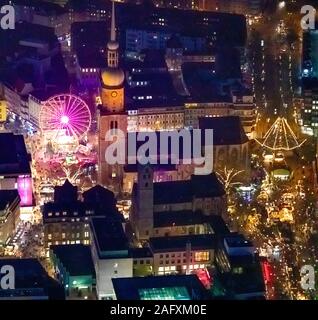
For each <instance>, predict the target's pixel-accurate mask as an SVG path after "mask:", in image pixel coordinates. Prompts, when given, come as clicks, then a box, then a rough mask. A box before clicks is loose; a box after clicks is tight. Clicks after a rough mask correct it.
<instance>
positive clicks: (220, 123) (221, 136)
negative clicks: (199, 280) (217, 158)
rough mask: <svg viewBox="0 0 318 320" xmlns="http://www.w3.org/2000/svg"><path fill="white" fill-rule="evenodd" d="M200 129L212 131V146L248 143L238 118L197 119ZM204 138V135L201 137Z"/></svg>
mask: <svg viewBox="0 0 318 320" xmlns="http://www.w3.org/2000/svg"><path fill="white" fill-rule="evenodd" d="M199 127H200V129H203V130H205V129H213V144H214V145H216V146H218V145H239V144H244V143H246V142H248V137H247V136H246V134H245V131H244V129H243V126H242V123H241V120H240V118H239V117H238V116H229V117H212V118H210V117H205V118H199ZM203 137H204V135H203Z"/></svg>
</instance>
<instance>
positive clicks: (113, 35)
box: [110, 0, 116, 42]
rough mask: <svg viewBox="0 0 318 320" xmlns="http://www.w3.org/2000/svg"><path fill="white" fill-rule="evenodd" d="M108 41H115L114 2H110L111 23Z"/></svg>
mask: <svg viewBox="0 0 318 320" xmlns="http://www.w3.org/2000/svg"><path fill="white" fill-rule="evenodd" d="M110 41H114V42H115V41H116V21H115V2H114V0H112V22H111V30H110Z"/></svg>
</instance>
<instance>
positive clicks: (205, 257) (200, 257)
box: [194, 251, 210, 262]
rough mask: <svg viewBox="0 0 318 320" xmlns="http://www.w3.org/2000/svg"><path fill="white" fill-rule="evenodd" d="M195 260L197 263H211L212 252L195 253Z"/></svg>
mask: <svg viewBox="0 0 318 320" xmlns="http://www.w3.org/2000/svg"><path fill="white" fill-rule="evenodd" d="M194 260H195V261H197V262H201V261H209V260H210V252H209V251H199V252H195V253H194Z"/></svg>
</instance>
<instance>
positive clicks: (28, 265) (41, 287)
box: [0, 259, 65, 300]
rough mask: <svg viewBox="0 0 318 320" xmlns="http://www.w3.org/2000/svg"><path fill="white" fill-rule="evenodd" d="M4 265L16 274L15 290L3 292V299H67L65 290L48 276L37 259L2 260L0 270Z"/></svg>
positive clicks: (0, 292) (0, 293) (1, 291)
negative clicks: (11, 268) (10, 267)
mask: <svg viewBox="0 0 318 320" xmlns="http://www.w3.org/2000/svg"><path fill="white" fill-rule="evenodd" d="M4 265H10V266H12V267H13V268H14V272H15V289H13V290H11V289H8V290H1V289H0V299H1V298H2V297H10V299H12V298H13V299H14V298H17V299H19V298H20V297H22V298H23V299H28V296H31V297H32V299H35V300H36V299H37V297H38V299H43V298H45V297H48V298H49V299H59V300H61V299H65V294H64V290H63V288H62V287H61V286H60V285H59V284H58V283H57V282H56V281H55V280H54V279H52V278H50V277H49V276H48V274H47V273H46V271H45V269H44V268H43V266H42V265H41V263H40V262H39V261H38V260H37V259H0V269H1V267H2V266H4Z"/></svg>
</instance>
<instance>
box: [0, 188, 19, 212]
mask: <svg viewBox="0 0 318 320" xmlns="http://www.w3.org/2000/svg"><path fill="white" fill-rule="evenodd" d="M16 199H19V202H20V196H19V193H18V190H15V189H14V190H0V210H4V209H5V208H6V207H7V206H10V205H11V204H12V203H13V202H14V201H15V200H16Z"/></svg>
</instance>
